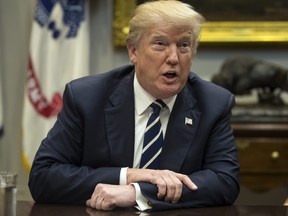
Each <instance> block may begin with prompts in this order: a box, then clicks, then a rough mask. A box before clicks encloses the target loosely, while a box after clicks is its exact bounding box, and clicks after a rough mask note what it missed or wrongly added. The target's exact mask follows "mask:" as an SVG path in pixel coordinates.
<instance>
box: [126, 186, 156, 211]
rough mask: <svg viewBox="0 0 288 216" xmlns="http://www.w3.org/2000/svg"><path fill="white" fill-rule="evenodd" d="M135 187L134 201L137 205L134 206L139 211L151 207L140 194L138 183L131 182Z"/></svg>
mask: <svg viewBox="0 0 288 216" xmlns="http://www.w3.org/2000/svg"><path fill="white" fill-rule="evenodd" d="M131 185H133V186H134V187H135V191H136V203H137V205H138V206H135V208H137V209H138V210H140V211H146V210H148V209H151V208H152V207H151V206H150V205H149V202H148V200H147V199H146V198H145V197H144V196H143V195H142V193H141V189H140V186H139V184H138V183H131Z"/></svg>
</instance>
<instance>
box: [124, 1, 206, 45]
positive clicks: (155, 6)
mask: <svg viewBox="0 0 288 216" xmlns="http://www.w3.org/2000/svg"><path fill="white" fill-rule="evenodd" d="M159 22H164V23H165V24H167V25H168V24H169V25H177V26H178V25H179V26H181V25H183V26H187V27H189V28H190V29H191V30H192V37H193V46H194V48H195V50H196V48H197V45H198V40H199V35H200V31H201V25H202V23H203V22H205V19H204V17H203V16H202V15H201V14H199V13H198V12H196V11H195V10H194V9H193V7H192V6H191V5H189V4H186V3H183V2H180V1H177V0H162V1H161V0H159V1H150V2H145V3H143V4H141V5H139V6H138V7H137V8H136V9H135V11H134V13H133V16H132V18H131V20H130V22H129V33H128V36H127V39H126V42H127V44H131V43H132V44H137V43H138V41H139V40H140V38H141V36H142V34H143V32H145V31H146V30H147V29H149V28H151V27H152V26H153V25H154V24H157V23H159Z"/></svg>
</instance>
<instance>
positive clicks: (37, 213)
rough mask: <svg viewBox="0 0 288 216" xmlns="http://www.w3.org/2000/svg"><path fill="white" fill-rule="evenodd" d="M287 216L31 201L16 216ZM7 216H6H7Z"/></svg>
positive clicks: (263, 209)
mask: <svg viewBox="0 0 288 216" xmlns="http://www.w3.org/2000/svg"><path fill="white" fill-rule="evenodd" d="M28 215H29V216H76V215H77V216H133V215H135V216H136V215H140V216H141V215H143V216H144V215H151V216H157V215H158V216H172V215H173V216H175V215H179V216H180V215H181V216H182V215H183V216H184V215H187V216H188V215H189V216H200V215H201V216H205V215H207V216H250V215H251V216H252V215H253V216H255V215H261V216H287V215H288V207H287V206H236V205H235V206H222V207H209V208H190V209H178V210H169V211H159V212H152V213H149V214H139V212H136V211H131V210H130V211H125V210H123V209H119V210H114V211H97V210H93V209H91V208H87V207H85V206H72V205H71V206H70V205H49V204H35V203H34V202H32V201H18V202H17V207H16V216H28ZM7 216H8V215H7Z"/></svg>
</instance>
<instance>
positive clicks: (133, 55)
mask: <svg viewBox="0 0 288 216" xmlns="http://www.w3.org/2000/svg"><path fill="white" fill-rule="evenodd" d="M127 50H128V54H129V58H130V62H131V63H132V64H136V62H137V49H136V45H135V44H132V43H128V44H127Z"/></svg>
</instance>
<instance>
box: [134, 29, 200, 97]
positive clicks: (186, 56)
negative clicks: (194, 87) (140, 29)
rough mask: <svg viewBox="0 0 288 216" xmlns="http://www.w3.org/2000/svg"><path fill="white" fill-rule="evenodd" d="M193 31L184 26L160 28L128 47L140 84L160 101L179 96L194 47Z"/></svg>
mask: <svg viewBox="0 0 288 216" xmlns="http://www.w3.org/2000/svg"><path fill="white" fill-rule="evenodd" d="M192 41H193V38H192V31H191V30H189V29H187V28H185V27H183V26H182V27H175V26H167V25H166V26H165V25H157V26H154V27H153V28H150V29H149V30H147V31H146V32H144V34H143V35H142V37H141V39H140V41H139V43H138V44H137V45H136V46H134V45H132V46H131V45H130V46H129V45H128V52H129V56H130V60H131V62H132V63H133V64H135V73H136V76H137V79H138V81H139V83H140V85H141V86H142V87H143V88H144V89H145V90H146V91H147V92H148V93H150V94H151V95H152V96H154V97H155V98H157V99H165V98H168V97H171V96H173V95H176V94H178V93H179V92H180V91H181V90H182V88H183V87H184V85H185V83H186V81H187V78H188V74H189V71H190V67H191V64H192V57H193V54H194V50H195V48H194V47H192Z"/></svg>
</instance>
